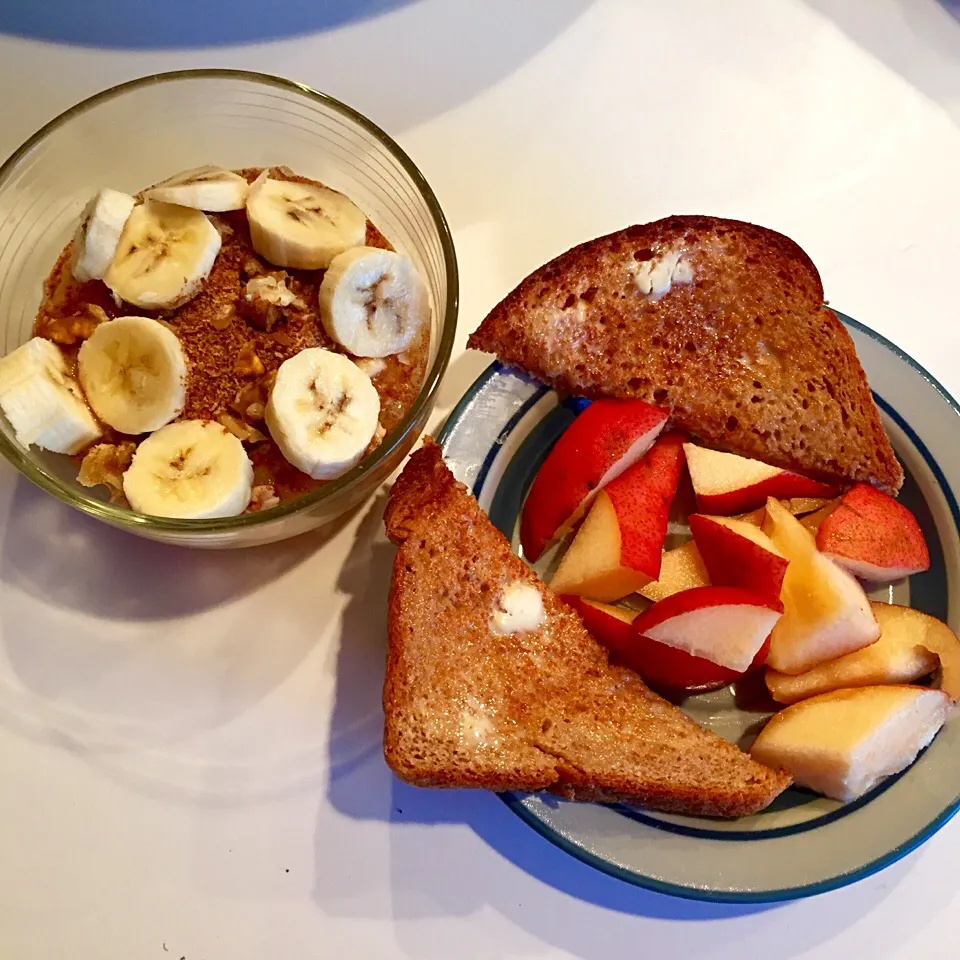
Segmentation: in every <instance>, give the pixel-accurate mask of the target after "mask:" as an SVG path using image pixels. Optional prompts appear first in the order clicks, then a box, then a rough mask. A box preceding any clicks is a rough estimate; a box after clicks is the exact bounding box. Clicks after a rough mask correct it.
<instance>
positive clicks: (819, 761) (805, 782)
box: [750, 686, 950, 802]
mask: <svg viewBox="0 0 960 960" xmlns="http://www.w3.org/2000/svg"><path fill="white" fill-rule="evenodd" d="M949 708H950V698H949V697H948V696H947V695H946V694H945V693H943V692H942V691H940V690H927V689H924V688H923V687H910V686H890V687H885V686H881V687H877V686H874V687H860V688H859V689H856V690H834V691H833V692H831V693H823V694H821V695H820V696H818V697H812V698H811V699H809V700H803V701H801V702H800V703H796V704H794V705H793V706H791V707H787V708H786V709H785V710H781V711H780V713H777V714H775V715H774V716H773V718H772V719H771V720H770V722H769V723H768V724H767V725H766V727H764V728H763V730H762V731H761V732H760V735H759V736H758V737H757V739H756V740H755V741H754V743H753V746H752V747H751V748H750V754H751V756H752V757H753V758H754V760H759V761H760V763H763V764H766V765H767V766H769V767H773V768H774V769H778V770H785V771H786V772H787V773H789V774H791V776H792V777H793V779H794V782H795V783H797V784H799V785H801V786H805V787H809V788H810V789H811V790H815V791H816V792H817V793H822V794H825V795H826V796H828V797H833V798H834V799H835V800H842V801H844V802H848V801H850V800H856V799H857V798H858V797H862V796H863V795H864V794H865V793H866V792H867V791H868V790H871V789H872V788H873V787H874V786H876V785H877V784H878V783H879V782H880V781H881V780H883V779H884V778H885V777H888V776H890V775H892V774H894V773H899V772H900V771H901V770H904V769H905V768H906V767H908V766H909V765H910V764H911V763H913V761H914V760H915V759H916V756H917V754H918V753H919V752H920V751H921V750H922V749H923V748H924V747H925V746H926V745H927V744H928V743H930V741H931V740H933V738H934V737H935V736H936V734H937V731H938V730H939V729H940V727H941V726H942V725H943V723H944V721H945V720H946V719H947V714H948V711H949Z"/></svg>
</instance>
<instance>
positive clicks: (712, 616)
mask: <svg viewBox="0 0 960 960" xmlns="http://www.w3.org/2000/svg"><path fill="white" fill-rule="evenodd" d="M779 618H780V614H779V613H777V611H775V610H771V609H770V608H769V607H763V606H749V605H747V604H717V605H716V606H710V607H703V608H701V609H699V610H690V611H688V612H686V613H682V614H680V615H679V616H676V617H671V618H670V619H669V620H665V621H663V623H658V624H656V625H655V626H653V627H650V628H649V629H647V630H644V631H643V633H644V636H646V637H649V638H650V639H651V640H657V641H659V642H660V643H665V644H667V645H668V646H671V647H675V648H676V649H678V650H683V651H684V652H685V653H689V654H690V655H691V656H694V657H703V658H704V659H705V660H710V661H711V662H713V663H716V664H719V665H720V666H721V667H727V668H728V669H730V670H736V671H737V672H741V673H742V672H743V671H745V670H747V669H748V668H749V666H750V665H751V664H752V663H753V660H754V658H755V657H756V655H757V652H758V651H759V650H760V648H761V647H762V646H763V644H764V641H765V640H766V639H767V637H768V636H769V635H770V631H771V630H772V629H773V625H774V624H775V623H776V622H777V620H778V619H779Z"/></svg>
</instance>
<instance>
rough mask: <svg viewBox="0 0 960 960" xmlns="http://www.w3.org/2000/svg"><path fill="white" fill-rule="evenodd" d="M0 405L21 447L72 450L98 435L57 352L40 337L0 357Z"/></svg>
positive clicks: (98, 432) (61, 353) (82, 400)
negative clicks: (32, 445)
mask: <svg viewBox="0 0 960 960" xmlns="http://www.w3.org/2000/svg"><path fill="white" fill-rule="evenodd" d="M0 410H3V413H4V416H6V418H7V420H9V421H10V426H12V427H13V430H14V433H15V434H16V435H17V440H18V441H19V442H20V443H22V444H23V446H25V447H29V446H30V444H34V445H35V446H38V447H40V449H41V450H50V451H52V452H53V453H69V454H73V453H79V452H80V451H81V450H82V449H83V448H84V447H86V446H89V445H90V444H91V443H93V441H94V440H96V439H97V437H99V436H100V427H99V425H98V424H97V421H96V420H95V419H94V417H93V414H92V413H91V412H90V410H89V408H88V407H87V404H86V402H85V401H84V399H83V394H82V393H81V391H80V386H79V384H78V383H77V382H76V380H74V379H73V377H71V376H70V375H69V374H68V373H67V362H66V358H65V357H64V355H63V352H62V351H61V350H60V348H59V347H58V346H57V345H56V344H55V343H51V342H50V341H49V340H44V339H43V338H42V337H34V338H33V339H32V340H28V341H27V342H26V343H24V344H23V345H21V346H19V347H17V349H16V350H14V351H13V353H9V354H7V356H5V357H3V359H0Z"/></svg>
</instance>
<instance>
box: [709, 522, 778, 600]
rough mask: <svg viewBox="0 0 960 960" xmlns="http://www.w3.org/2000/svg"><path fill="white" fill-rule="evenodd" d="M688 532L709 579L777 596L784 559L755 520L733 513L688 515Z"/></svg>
mask: <svg viewBox="0 0 960 960" xmlns="http://www.w3.org/2000/svg"><path fill="white" fill-rule="evenodd" d="M690 532H691V533H692V534H693V539H694V541H695V542H696V544H697V550H699V551H700V556H701V557H702V559H703V565H704V567H705V568H706V570H707V575H708V576H709V578H710V583H712V584H714V585H715V586H718V587H742V588H743V589H744V590H752V591H753V592H754V593H756V594H759V595H760V596H761V597H769V598H770V599H772V600H779V599H780V588H781V586H782V585H783V577H784V574H785V573H786V572H787V563H788V561H787V559H786V557H784V555H783V554H782V553H781V552H780V551H779V550H778V549H777V548H776V547H775V546H774V544H773V541H772V540H771V539H770V538H769V537H768V536H767V535H766V534H765V533H764V532H763V531H762V530H761V529H760V528H759V527H757V526H756V525H755V524H753V523H748V522H747V521H746V520H736V519H734V518H732V517H708V516H705V515H703V514H697V513H695V514H694V515H693V516H692V517H690Z"/></svg>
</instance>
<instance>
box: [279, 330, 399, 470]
mask: <svg viewBox="0 0 960 960" xmlns="http://www.w3.org/2000/svg"><path fill="white" fill-rule="evenodd" d="M265 419H266V423H267V427H268V428H269V430H270V435H271V436H272V437H273V440H274V442H275V443H276V444H277V446H278V447H279V448H280V452H281V453H282V454H283V455H284V456H285V457H286V458H287V460H289V461H290V463H292V464H293V465H294V466H295V467H296V468H297V469H298V470H302V471H303V472H304V473H307V474H309V475H310V476H311V477H313V478H314V479H315V480H332V479H333V478H334V477H339V476H340V475H341V474H343V473H346V472H347V471H348V470H349V469H350V468H351V467H353V466H355V465H356V464H357V463H358V462H359V461H360V458H361V457H362V456H363V455H364V453H366V451H367V448H368V447H369V446H370V441H371V440H372V439H373V436H374V434H375V433H376V431H377V426H378V424H379V420H380V395H379V394H378V393H377V391H376V388H375V387H374V386H373V383H372V382H371V381H370V378H369V377H368V376H367V375H366V374H365V373H364V372H363V371H362V370H361V369H360V368H359V367H357V365H356V364H355V363H354V362H353V361H352V360H350V359H349V358H348V357H345V356H343V354H340V353H333V352H331V351H330V350H324V349H322V348H321V347H311V348H309V349H307V350H301V351H300V353H298V354H296V356H293V357H291V358H290V359H289V360H286V361H284V363H282V364H281V365H280V369H279V370H278V371H277V379H276V382H275V383H274V385H273V390H272V391H271V393H270V399H269V400H268V402H267V410H266V417H265Z"/></svg>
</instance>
